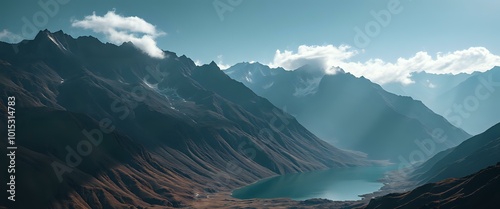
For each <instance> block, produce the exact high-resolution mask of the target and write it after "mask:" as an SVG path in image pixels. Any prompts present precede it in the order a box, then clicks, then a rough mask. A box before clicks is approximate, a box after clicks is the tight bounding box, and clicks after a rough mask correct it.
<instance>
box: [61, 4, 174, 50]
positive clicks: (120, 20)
mask: <svg viewBox="0 0 500 209" xmlns="http://www.w3.org/2000/svg"><path fill="white" fill-rule="evenodd" d="M71 26H73V27H79V28H84V29H90V30H92V31H94V32H95V33H102V34H104V35H105V36H106V38H107V39H108V40H109V41H110V42H112V43H114V44H121V43H123V42H128V41H130V42H132V44H134V45H135V46H136V47H137V48H139V49H140V50H142V51H143V52H144V53H146V54H148V55H149V56H151V57H154V58H160V59H162V58H164V56H165V55H164V54H163V51H162V50H161V49H160V48H159V47H158V46H157V45H156V38H157V37H159V36H162V35H166V33H164V32H162V31H160V30H158V29H157V28H156V26H154V25H152V24H151V23H148V22H146V21H145V20H144V19H142V18H140V17H136V16H130V17H124V16H121V15H119V14H116V13H115V11H108V12H107V13H106V14H105V15H104V16H98V15H96V14H95V12H93V13H92V15H89V16H85V17H84V19H83V20H74V21H73V22H72V24H71Z"/></svg>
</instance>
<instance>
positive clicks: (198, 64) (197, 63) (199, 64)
mask: <svg viewBox="0 0 500 209" xmlns="http://www.w3.org/2000/svg"><path fill="white" fill-rule="evenodd" d="M194 64H195V65H196V66H202V65H203V63H201V61H200V60H196V61H194Z"/></svg>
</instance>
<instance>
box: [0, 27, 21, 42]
mask: <svg viewBox="0 0 500 209" xmlns="http://www.w3.org/2000/svg"><path fill="white" fill-rule="evenodd" d="M22 40H23V37H22V36H20V35H17V34H15V33H12V32H10V31H9V30H7V29H3V30H2V31H0V41H3V42H8V43H19V42H20V41H22Z"/></svg>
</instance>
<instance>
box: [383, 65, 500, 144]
mask: <svg viewBox="0 0 500 209" xmlns="http://www.w3.org/2000/svg"><path fill="white" fill-rule="evenodd" d="M411 78H412V79H413V80H414V83H413V84H408V85H402V84H399V83H388V84H384V85H383V88H384V89H386V90H388V91H390V92H393V93H395V94H398V95H405V96H411V97H412V98H415V99H418V100H421V101H422V102H423V103H424V104H425V105H426V106H428V107H429V108H430V109H432V110H433V111H434V112H436V113H438V114H440V115H443V116H444V117H445V118H446V119H447V120H448V121H450V122H451V123H452V124H453V125H455V126H457V127H460V128H462V129H464V130H465V131H467V132H468V133H470V134H473V135H476V134H479V133H482V132H483V131H485V130H486V129H488V128H490V127H491V126H493V125H495V124H497V123H499V122H500V112H499V111H491V110H494V109H495V108H497V107H498V106H499V105H500V67H494V68H492V69H491V70H488V71H485V72H474V73H472V74H465V73H461V74H456V75H452V74H440V75H438V74H430V73H425V72H422V73H415V74H412V77H411Z"/></svg>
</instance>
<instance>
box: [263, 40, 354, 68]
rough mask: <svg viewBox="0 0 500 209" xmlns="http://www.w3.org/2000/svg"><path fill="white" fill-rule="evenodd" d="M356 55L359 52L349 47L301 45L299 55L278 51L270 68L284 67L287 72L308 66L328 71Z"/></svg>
mask: <svg viewBox="0 0 500 209" xmlns="http://www.w3.org/2000/svg"><path fill="white" fill-rule="evenodd" d="M356 54H358V51H356V50H351V47H350V46H347V45H341V46H339V47H335V46H333V45H326V46H306V45H300V46H299V48H298V50H297V53H294V52H292V51H288V50H285V51H284V52H281V51H280V50H276V53H275V54H274V59H273V63H271V64H270V67H273V68H274V67H283V68H285V69H287V70H293V69H297V68H299V67H301V66H303V65H305V64H308V65H312V66H315V67H320V68H323V69H328V68H330V67H332V66H337V65H338V64H339V63H342V62H344V61H345V60H348V59H349V58H351V57H353V56H355V55H356Z"/></svg>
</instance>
